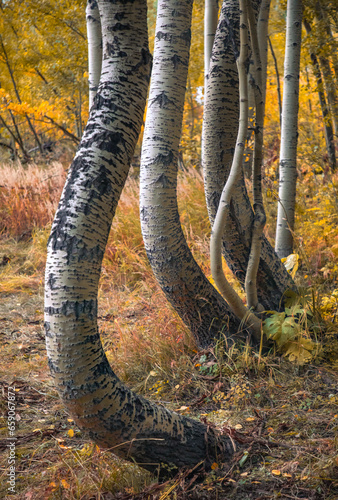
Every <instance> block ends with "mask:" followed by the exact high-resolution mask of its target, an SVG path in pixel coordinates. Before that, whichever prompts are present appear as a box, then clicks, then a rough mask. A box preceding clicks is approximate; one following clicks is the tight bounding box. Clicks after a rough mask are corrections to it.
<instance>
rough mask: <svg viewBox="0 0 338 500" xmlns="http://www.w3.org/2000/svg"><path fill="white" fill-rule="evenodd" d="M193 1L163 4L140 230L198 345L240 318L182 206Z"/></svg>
mask: <svg viewBox="0 0 338 500" xmlns="http://www.w3.org/2000/svg"><path fill="white" fill-rule="evenodd" d="M191 12H192V0H184V1H183V0H161V1H160V2H159V4H158V15H157V24H156V36H155V49H154V63H153V70H152V78H151V86H150V92H149V100H148V102H149V104H148V111H147V118H146V123H145V129H144V134H143V144H142V156H141V172H140V212H141V228H142V235H143V239H144V244H145V247H146V251H147V255H148V258H149V262H150V264H151V266H152V269H153V272H154V274H155V276H156V279H157V281H158V282H159V284H160V286H161V288H162V290H163V291H164V293H165V294H166V297H167V299H168V300H169V302H170V303H171V304H172V305H173V307H174V308H175V310H176V311H177V313H178V314H179V315H180V317H181V318H182V320H183V321H184V322H185V323H186V324H187V325H188V326H189V328H190V330H191V331H192V333H193V334H194V336H195V338H196V340H197V343H198V344H199V345H201V346H207V345H210V343H211V342H212V341H213V339H214V338H215V337H216V336H218V335H219V334H220V332H221V331H223V332H224V334H226V335H236V332H237V330H238V328H239V325H240V324H239V321H238V319H237V318H236V317H235V315H234V314H233V313H232V312H231V310H230V309H229V308H228V305H227V304H226V303H225V301H224V300H223V299H222V297H221V296H220V295H219V293H218V292H217V291H216V289H215V288H214V287H213V286H212V285H211V283H210V282H209V281H208V280H207V278H206V277H205V275H204V274H203V272H202V271H201V269H200V268H199V266H198V265H197V263H196V262H195V260H194V258H193V256H192V254H191V252H190V250H189V248H188V246H187V243H186V241H185V238H184V234H183V231H182V228H181V225H180V220H179V214H178V207H177V194H176V186H177V161H178V147H179V141H180V136H181V127H182V116H183V105H184V94H185V86H186V81H187V73H188V62H189V49H190V23H191Z"/></svg>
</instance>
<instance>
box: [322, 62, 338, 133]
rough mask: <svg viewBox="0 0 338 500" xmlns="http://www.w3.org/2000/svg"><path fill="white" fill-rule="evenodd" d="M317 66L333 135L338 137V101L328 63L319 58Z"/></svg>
mask: <svg viewBox="0 0 338 500" xmlns="http://www.w3.org/2000/svg"><path fill="white" fill-rule="evenodd" d="M319 65H320V67H321V69H322V75H323V79H324V87H325V90H326V95H327V102H328V104H329V108H330V111H331V117H332V124H333V128H334V134H335V136H336V137H338V99H337V92H336V88H335V81H334V78H333V74H332V71H331V66H330V62H329V60H328V59H327V58H326V57H323V56H319Z"/></svg>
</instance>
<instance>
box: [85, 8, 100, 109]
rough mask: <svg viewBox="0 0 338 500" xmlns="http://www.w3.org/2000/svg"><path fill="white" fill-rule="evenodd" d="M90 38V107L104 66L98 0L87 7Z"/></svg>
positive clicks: (88, 34)
mask: <svg viewBox="0 0 338 500" xmlns="http://www.w3.org/2000/svg"><path fill="white" fill-rule="evenodd" d="M86 21H87V38H88V73H89V79H88V80H89V109H90V108H91V107H92V105H93V101H94V98H95V96H96V92H97V89H98V86H99V83H100V76H101V68H102V32H101V20H100V13H99V8H98V5H97V1H96V0H88V1H87V8H86Z"/></svg>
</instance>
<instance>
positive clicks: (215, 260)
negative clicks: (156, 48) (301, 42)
mask: <svg viewBox="0 0 338 500" xmlns="http://www.w3.org/2000/svg"><path fill="white" fill-rule="evenodd" d="M240 11H241V15H240V53H239V56H238V58H237V61H236V63H237V68H238V76H239V95H240V113H239V128H238V135H237V142H236V148H235V154H234V158H233V162H232V166H231V170H230V174H229V177H228V179H227V182H226V184H225V186H224V188H223V191H222V196H221V199H220V202H219V206H218V210H217V214H216V217H215V222H214V225H213V226H212V232H211V238H210V262H211V271H212V276H213V278H214V280H215V283H216V285H217V287H218V289H219V290H220V292H221V293H222V295H223V297H224V298H225V299H226V300H227V302H228V303H229V304H230V306H231V308H232V310H233V311H234V313H235V314H236V315H237V316H238V317H239V318H240V319H241V321H243V322H245V323H247V324H248V325H250V326H251V328H252V329H253V331H254V335H255V337H256V339H257V340H259V339H260V336H261V335H260V334H261V322H260V320H259V319H258V318H256V316H255V315H254V314H252V313H251V311H249V309H248V308H247V307H246V306H245V305H244V304H243V302H242V299H241V298H240V297H239V295H238V294H237V293H236V291H235V290H234V289H233V288H232V286H231V285H230V284H229V283H228V281H227V279H226V277H225V275H224V272H223V267H222V252H221V247H222V235H223V232H224V228H225V231H226V224H225V223H226V221H227V220H229V212H230V202H231V199H232V196H233V193H234V191H235V190H236V186H237V185H238V181H239V179H240V177H241V176H242V175H243V172H242V163H243V153H244V147H245V137H246V133H247V129H248V111H249V110H248V75H247V67H248V64H249V52H250V51H249V36H248V17H247V9H246V3H245V0H240Z"/></svg>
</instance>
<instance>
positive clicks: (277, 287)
mask: <svg viewBox="0 0 338 500" xmlns="http://www.w3.org/2000/svg"><path fill="white" fill-rule="evenodd" d="M255 11H257V6H256V9H255ZM238 35H239V12H238V4H237V1H235V0H231V1H230V0H227V1H225V2H224V3H223V6H222V10H221V16H220V20H219V24H218V28H217V32H216V36H215V41H214V46H213V53H212V58H211V64H210V70H209V80H208V87H207V98H206V105H205V107H204V122H203V140H202V145H203V151H202V163H203V171H204V184H205V195H206V201H207V207H208V213H209V218H210V222H211V225H213V223H214V219H215V215H216V212H217V208H218V205H219V200H220V197H221V192H222V189H223V186H224V184H225V182H226V179H227V178H228V175H229V171H230V167H231V163H232V158H233V153H234V148H235V144H236V136H237V129H238V109H239V95H238V74H237V68H236V62H235V61H236V58H235V53H236V51H237V50H238V47H239V37H238ZM253 220H254V214H253V211H252V208H251V204H250V201H249V197H248V194H247V191H246V187H245V184H244V180H243V178H241V180H240V182H239V185H238V186H237V188H236V192H235V195H234V198H233V200H232V203H231V207H230V220H229V221H228V223H227V228H228V229H227V232H226V234H225V235H224V238H223V255H224V257H225V260H226V262H227V265H228V266H229V268H230V269H231V271H232V272H233V274H234V275H235V276H236V278H237V279H238V280H239V282H240V283H241V285H242V286H243V287H244V281H245V275H246V269H247V263H248V258H249V253H250V248H251V228H252V224H253ZM257 283H258V298H259V302H260V303H261V304H262V305H263V307H264V308H265V309H268V310H278V309H279V307H280V302H281V298H282V295H283V293H284V292H285V290H286V289H287V288H291V287H293V286H294V285H293V283H292V280H291V278H290V276H289V274H288V273H287V271H286V269H285V268H284V266H283V264H282V263H281V262H280V260H279V259H278V258H277V256H276V254H275V253H274V251H273V249H272V247H271V245H270V244H269V242H268V241H267V239H266V238H265V237H264V236H263V240H262V254H261V259H260V264H259V269H258V275H257Z"/></svg>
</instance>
